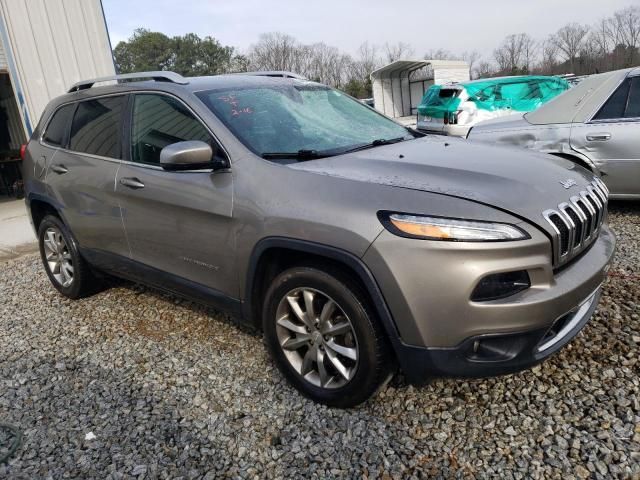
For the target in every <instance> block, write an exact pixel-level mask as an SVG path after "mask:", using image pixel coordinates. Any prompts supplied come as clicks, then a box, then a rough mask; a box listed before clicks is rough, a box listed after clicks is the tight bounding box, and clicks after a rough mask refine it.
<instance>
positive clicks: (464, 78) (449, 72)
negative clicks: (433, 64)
mask: <svg viewBox="0 0 640 480" xmlns="http://www.w3.org/2000/svg"><path fill="white" fill-rule="evenodd" d="M433 80H434V83H435V84H436V85H444V84H445V83H452V82H468V81H469V80H470V77H469V68H468V67H467V68H434V69H433Z"/></svg>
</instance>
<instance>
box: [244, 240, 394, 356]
mask: <svg viewBox="0 0 640 480" xmlns="http://www.w3.org/2000/svg"><path fill="white" fill-rule="evenodd" d="M300 264H316V265H319V266H320V267H327V266H328V267H329V268H330V269H331V268H333V269H336V268H339V269H340V270H341V272H342V273H344V274H347V275H349V276H350V277H351V278H352V279H353V280H355V281H357V282H358V283H359V285H360V286H361V287H362V288H363V290H364V292H365V293H366V294H367V296H368V300H369V301H370V302H371V307H372V308H373V309H374V310H375V312H376V314H377V315H378V318H379V319H380V321H381V322H382V326H383V328H384V330H385V333H386V334H387V337H388V338H389V340H390V341H391V343H392V345H394V346H395V342H397V341H399V338H400V337H399V334H398V330H397V328H396V326H395V323H394V321H393V319H392V316H391V312H390V311H389V309H388V307H387V304H386V302H385V300H384V297H383V295H382V292H381V291H380V288H379V287H378V285H377V283H376V281H375V278H374V277H373V275H372V274H371V272H370V271H369V269H368V268H367V266H366V265H365V264H364V262H362V260H360V258H358V257H357V256H355V255H353V254H351V253H349V252H347V251H344V250H341V249H338V248H335V247H331V246H328V245H323V244H319V243H315V242H309V241H306V240H297V239H291V238H286V237H270V238H265V239H263V240H261V241H260V242H258V244H256V246H255V247H254V249H253V252H252V253H251V257H250V259H249V268H248V270H247V276H246V281H245V292H244V293H245V295H244V299H243V316H244V318H245V319H246V320H247V321H248V322H250V323H251V324H252V325H254V326H256V327H258V328H261V313H262V303H263V300H264V294H265V293H266V290H267V289H268V288H269V285H270V283H271V281H272V280H273V278H275V277H276V276H277V275H278V274H279V273H280V272H282V271H283V270H285V269H287V268H289V267H292V266H295V265H300Z"/></svg>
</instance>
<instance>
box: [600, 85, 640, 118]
mask: <svg viewBox="0 0 640 480" xmlns="http://www.w3.org/2000/svg"><path fill="white" fill-rule="evenodd" d="M630 86H631V79H630V78H627V79H626V80H625V81H624V82H623V83H622V85H620V86H619V87H618V88H617V90H616V91H615V92H613V95H611V96H610V97H609V100H607V101H606V103H605V104H604V105H603V106H602V108H601V109H600V111H599V112H598V113H596V115H595V117H593V119H594V120H607V119H616V118H624V116H625V115H624V112H625V109H626V107H627V98H628V97H629V87H630ZM636 88H637V87H636Z"/></svg>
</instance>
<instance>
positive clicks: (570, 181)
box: [560, 178, 578, 189]
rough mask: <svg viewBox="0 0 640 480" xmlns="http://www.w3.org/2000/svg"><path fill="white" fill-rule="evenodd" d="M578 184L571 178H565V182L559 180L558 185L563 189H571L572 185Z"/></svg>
mask: <svg viewBox="0 0 640 480" xmlns="http://www.w3.org/2000/svg"><path fill="white" fill-rule="evenodd" d="M577 184H578V183H577V182H576V181H575V180H574V179H573V178H567V179H566V180H560V185H562V186H563V187H564V188H567V189H569V188H571V187H573V186H574V185H577Z"/></svg>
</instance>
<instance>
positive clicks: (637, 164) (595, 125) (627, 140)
mask: <svg viewBox="0 0 640 480" xmlns="http://www.w3.org/2000/svg"><path fill="white" fill-rule="evenodd" d="M571 147H572V148H573V149H574V150H577V151H578V152H580V153H583V154H584V155H586V156H587V157H589V158H590V159H592V160H593V161H594V163H595V164H596V165H597V166H598V168H600V170H601V172H602V174H603V176H602V179H603V180H604V182H605V183H606V184H607V186H608V187H609V190H610V191H611V193H612V194H615V195H624V196H630V195H640V76H635V77H627V78H626V79H625V80H624V81H623V82H622V84H620V85H619V86H618V88H617V89H616V90H615V91H614V92H613V94H612V95H611V96H610V97H609V98H608V99H607V101H606V102H605V103H604V105H603V106H602V107H601V108H600V109H599V110H598V112H597V113H596V114H595V115H594V116H593V118H592V119H591V121H589V122H587V123H576V124H573V126H572V128H571Z"/></svg>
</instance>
